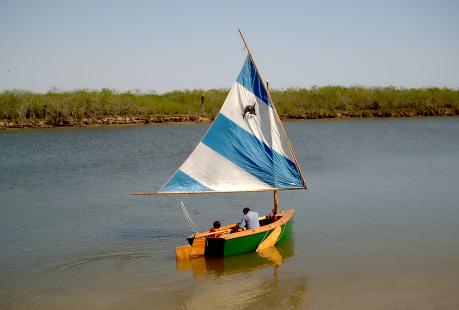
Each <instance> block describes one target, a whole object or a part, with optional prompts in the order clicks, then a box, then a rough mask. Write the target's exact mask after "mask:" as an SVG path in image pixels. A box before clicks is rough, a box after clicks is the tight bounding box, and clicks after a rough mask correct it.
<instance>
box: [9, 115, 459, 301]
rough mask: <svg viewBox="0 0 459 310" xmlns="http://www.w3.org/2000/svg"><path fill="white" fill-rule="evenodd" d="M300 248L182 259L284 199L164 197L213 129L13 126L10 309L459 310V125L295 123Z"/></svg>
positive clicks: (432, 121)
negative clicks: (195, 240) (199, 243)
mask: <svg viewBox="0 0 459 310" xmlns="http://www.w3.org/2000/svg"><path fill="white" fill-rule="evenodd" d="M285 126H286V130H287V132H288V134H289V137H290V139H291V140H292V143H293V146H294V148H295V150H296V153H297V157H298V160H299V162H300V165H301V166H302V168H303V173H304V174H305V176H306V178H307V179H308V181H309V182H310V190H309V191H288V192H280V193H279V200H280V207H281V208H295V209H296V213H295V221H294V224H293V232H292V234H291V238H290V241H289V242H285V243H284V244H281V245H279V246H277V247H276V248H273V249H272V251H270V252H269V253H267V254H265V255H263V256H261V255H258V254H256V253H249V254H245V255H240V256H234V257H229V258H225V259H213V260H209V259H207V260H206V259H196V260H192V261H189V262H187V263H182V264H176V261H175V250H174V249H175V246H177V245H180V244H185V239H184V237H185V236H187V235H188V234H189V233H190V232H191V229H190V228H189V226H188V225H187V222H186V220H185V217H184V215H183V213H182V210H181V207H180V201H181V200H183V201H184V203H185V205H186V206H187V209H188V211H189V213H190V216H191V218H192V219H193V221H194V222H195V223H196V225H197V226H198V227H200V228H201V229H208V228H209V227H210V226H211V223H212V222H213V221H214V220H216V219H220V220H221V221H222V222H223V223H224V224H228V223H232V222H236V221H239V220H240V217H241V209H242V208H243V207H245V206H249V207H250V208H252V209H254V210H256V211H258V212H259V213H260V214H267V213H268V212H269V211H270V210H271V206H272V194H271V193H245V194H224V195H210V196H199V197H197V196H191V197H149V196H132V195H130V194H129V193H130V192H133V191H156V190H157V189H159V187H160V186H161V185H162V184H163V183H164V182H165V181H167V179H168V178H169V177H170V176H171V175H172V173H173V172H174V171H175V170H176V169H177V168H178V167H179V165H180V164H181V162H183V160H184V159H185V158H186V157H187V156H188V154H189V153H190V152H191V151H192V150H193V148H194V146H195V145H196V144H197V142H198V141H199V140H200V139H201V137H202V136H203V134H204V133H205V131H206V129H207V127H208V125H207V124H191V125H189V124H184V125H161V126H139V127H118V128H69V129H47V130H21V131H5V132H0V309H126V308H132V309H167V308H171V309H177V308H182V309H211V308H212V309H214V308H217V307H218V308H222V309H233V308H234V309H265V308H272V309H459V294H458V288H459V119H458V118H426V119H382V120H349V121H348V120H334V121H298V122H286V123H285Z"/></svg>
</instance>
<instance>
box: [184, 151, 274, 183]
mask: <svg viewBox="0 0 459 310" xmlns="http://www.w3.org/2000/svg"><path fill="white" fill-rule="evenodd" d="M196 158H199V160H196ZM180 170H181V171H183V172H184V173H186V174H187V175H188V176H190V177H192V178H193V179H195V180H197V181H198V182H200V183H201V184H203V185H204V186H206V187H208V188H210V189H211V190H213V191H218V192H226V191H231V192H233V191H244V190H246V191H247V190H260V189H271V188H272V186H269V185H268V184H266V183H263V182H262V181H260V180H259V179H257V178H256V177H254V176H253V175H251V174H250V173H248V172H247V171H245V170H244V169H241V168H240V167H238V166H237V165H235V164H234V163H233V162H231V161H229V160H228V159H226V158H225V157H223V156H221V155H220V154H218V153H216V152H215V151H214V150H212V149H210V148H209V147H208V146H206V145H205V144H203V143H199V144H198V146H197V147H196V148H195V150H194V151H193V153H192V156H191V155H190V157H189V158H188V159H187V160H186V161H185V162H184V163H183V165H182V166H181V167H180Z"/></svg>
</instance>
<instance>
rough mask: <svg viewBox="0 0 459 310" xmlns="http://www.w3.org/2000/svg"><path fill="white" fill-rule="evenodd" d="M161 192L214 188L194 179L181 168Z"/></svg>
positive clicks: (202, 190) (209, 190) (201, 190)
mask: <svg viewBox="0 0 459 310" xmlns="http://www.w3.org/2000/svg"><path fill="white" fill-rule="evenodd" d="M159 191H160V192H212V190H211V189H210V188H208V187H206V186H205V185H203V184H201V183H200V182H199V181H197V180H195V179H193V178H192V177H190V176H189V175H187V174H186V173H184V172H182V171H181V170H177V172H176V173H175V175H174V176H173V177H172V178H171V179H170V180H169V182H167V183H166V184H164V186H163V187H162V188H161V189H160V190H159Z"/></svg>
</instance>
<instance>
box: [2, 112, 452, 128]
mask: <svg viewBox="0 0 459 310" xmlns="http://www.w3.org/2000/svg"><path fill="white" fill-rule="evenodd" d="M454 116H458V115H457V114H456V113H454V110H453V111H445V113H442V114H439V115H422V114H418V113H415V112H411V113H408V112H405V113H403V112H402V113H394V114H392V115H385V116H377V115H376V116H375V115H371V116H362V115H345V114H338V115H332V116H330V115H318V116H316V117H308V116H306V115H282V116H281V117H280V118H281V120H282V121H302V120H364V119H387V118H391V119H397V118H431V117H454ZM213 120H214V118H211V117H204V116H193V115H174V116H160V117H144V116H125V117H122V116H115V117H104V118H100V119H93V118H84V119H81V120H70V121H67V122H61V123H58V124H52V123H49V122H46V121H45V120H43V119H35V120H29V121H26V122H18V121H10V120H0V130H5V131H8V130H23V129H25V130H26V129H46V128H64V127H75V128H84V127H114V126H116V127H118V126H132V125H149V124H150V125H161V124H163V125H169V124H199V123H211V122H213Z"/></svg>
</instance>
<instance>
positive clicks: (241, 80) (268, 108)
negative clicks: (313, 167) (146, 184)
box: [160, 55, 306, 193]
mask: <svg viewBox="0 0 459 310" xmlns="http://www.w3.org/2000/svg"><path fill="white" fill-rule="evenodd" d="M263 83H264V82H263V81H262V79H261V77H260V74H259V72H258V71H257V69H256V66H255V64H254V63H253V60H252V58H251V57H250V55H249V56H248V57H247V59H246V61H245V63H244V66H243V67H242V70H241V72H240V74H239V76H238V78H237V80H236V81H235V82H234V84H233V86H232V87H231V90H230V92H229V94H228V96H227V97H226V100H225V102H224V104H223V106H222V108H221V110H220V112H219V113H218V115H217V117H216V118H215V121H214V122H213V123H212V125H211V126H210V128H209V130H208V131H207V133H206V134H205V136H204V138H203V139H202V140H201V142H199V144H198V145H197V146H196V148H195V149H194V151H193V152H192V153H191V155H190V156H189V157H188V158H187V159H186V160H185V162H184V163H183V164H182V165H181V166H180V168H179V169H178V170H177V172H176V173H175V174H174V175H173V176H172V177H171V178H170V179H169V181H168V182H166V184H164V185H163V187H162V188H161V189H160V193H170V192H176V193H193V192H213V191H218V192H237V191H257V190H272V189H295V188H298V189H299V188H305V187H306V186H305V183H304V181H303V178H302V176H301V173H300V170H299V167H298V166H297V165H296V164H295V161H294V155H293V154H292V152H291V151H290V148H289V145H288V140H287V137H286V136H285V134H284V131H283V130H282V128H281V126H282V125H281V124H280V119H279V116H278V115H277V112H276V110H275V108H274V107H273V105H272V102H271V100H270V97H269V96H268V93H267V91H266V87H265V85H264V84H263Z"/></svg>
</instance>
